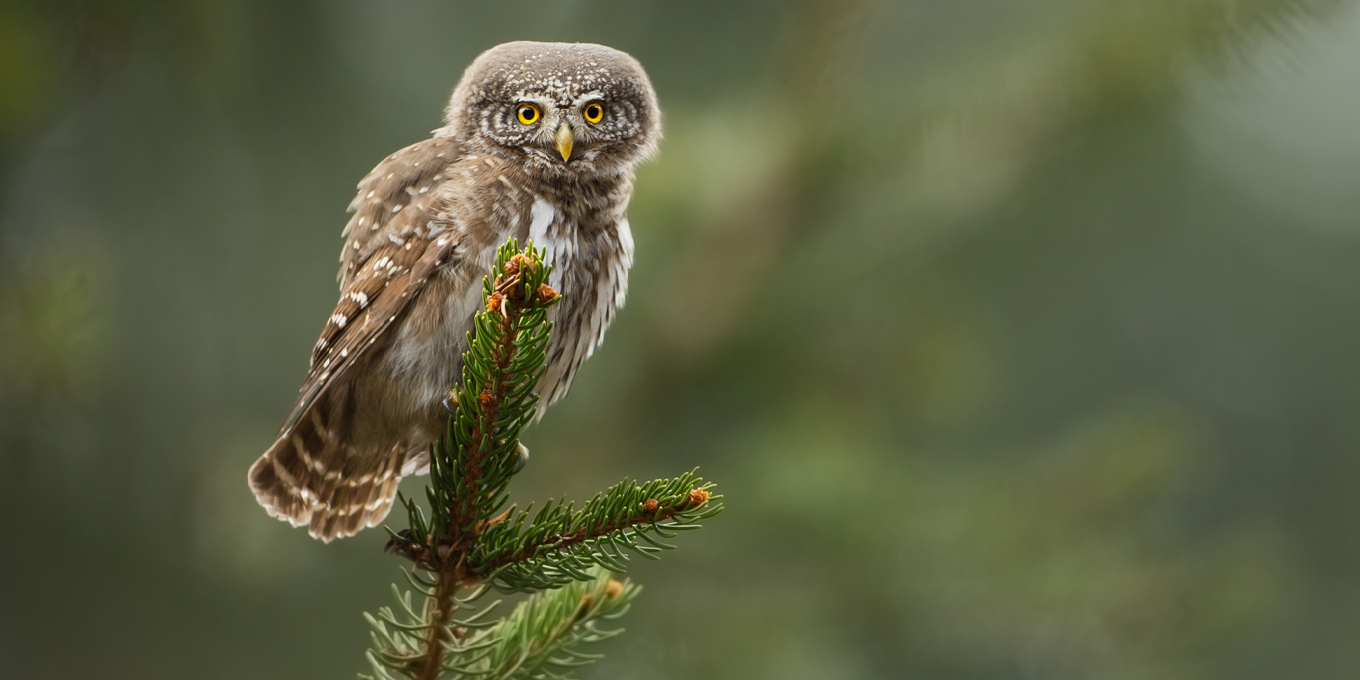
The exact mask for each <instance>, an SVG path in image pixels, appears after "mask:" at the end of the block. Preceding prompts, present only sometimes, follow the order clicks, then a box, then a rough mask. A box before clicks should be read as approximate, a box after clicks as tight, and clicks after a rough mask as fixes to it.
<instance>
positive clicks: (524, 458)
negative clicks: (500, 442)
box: [510, 444, 529, 475]
mask: <svg viewBox="0 0 1360 680" xmlns="http://www.w3.org/2000/svg"><path fill="white" fill-rule="evenodd" d="M528 464H529V447H527V446H525V445H524V444H520V445H519V451H518V452H517V456H516V460H515V470H514V472H511V473H510V474H512V475H517V474H519V473H520V470H523V469H524V466H525V465H528Z"/></svg>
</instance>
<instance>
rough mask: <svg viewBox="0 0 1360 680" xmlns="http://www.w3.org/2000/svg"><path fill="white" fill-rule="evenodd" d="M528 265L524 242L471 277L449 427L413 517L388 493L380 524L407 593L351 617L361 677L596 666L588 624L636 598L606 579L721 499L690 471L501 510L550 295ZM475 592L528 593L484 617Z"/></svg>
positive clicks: (536, 371) (532, 401)
mask: <svg viewBox="0 0 1360 680" xmlns="http://www.w3.org/2000/svg"><path fill="white" fill-rule="evenodd" d="M543 257H544V252H543V251H541V250H536V249H535V248H534V247H533V244H532V243H530V244H529V245H528V247H526V248H525V249H524V250H522V251H521V250H520V249H519V244H518V242H517V241H516V240H515V239H511V240H510V241H508V242H507V243H506V244H505V245H504V246H502V247H501V248H500V249H499V250H498V251H497V255H496V268H495V270H494V272H493V274H494V276H493V277H487V278H486V279H485V280H484V282H483V290H482V292H483V300H484V303H485V304H484V307H483V309H482V310H481V311H480V312H479V313H478V314H477V315H476V316H475V318H474V323H473V331H472V332H471V333H469V334H468V349H467V351H466V352H464V354H463V370H462V375H461V380H460V382H459V385H458V387H457V388H456V389H454V390H452V391H451V392H450V394H449V399H448V400H447V402H446V406H447V408H448V410H449V412H450V416H449V420H448V425H447V427H446V429H445V432H444V434H443V436H441V437H440V438H439V440H438V441H437V442H436V443H435V444H434V445H433V446H432V447H431V449H430V454H429V455H430V483H429V485H428V486H427V487H426V489H425V501H426V507H422V505H421V503H419V502H417V501H416V500H415V499H410V498H406V497H405V496H402V497H401V504H402V506H403V507H404V508H405V509H406V516H407V520H408V522H409V525H410V526H409V528H407V529H402V530H401V531H393V530H392V529H390V528H389V529H388V532H389V533H390V534H391V540H389V541H388V542H387V550H388V551H389V552H392V553H395V554H398V555H402V556H404V557H406V558H408V559H410V560H411V562H412V567H411V569H410V570H409V571H407V572H405V573H406V577H407V580H408V581H409V582H410V586H411V590H401V589H398V588H397V587H396V586H393V594H394V595H395V597H396V606H395V607H384V608H381V609H379V610H378V612H377V614H376V615H368V614H365V618H366V620H367V621H368V623H369V626H370V628H371V629H372V630H371V637H372V640H373V646H372V649H370V650H369V652H368V653H367V659H368V662H369V665H370V667H371V669H372V673H373V674H372V675H371V676H361V677H369V678H373V679H375V680H396V679H397V678H409V679H411V680H437V679H438V678H441V677H447V676H452V677H457V678H469V679H477V680H483V679H492V680H495V679H502V678H504V679H506V680H511V679H515V680H519V679H529V678H542V679H557V678H565V677H566V673H567V672H568V671H569V669H570V667H572V666H577V665H583V664H586V663H589V662H591V661H593V660H594V659H595V658H596V657H595V656H593V655H590V654H586V653H584V652H580V651H577V650H576V649H575V648H576V647H577V646H579V645H580V644H583V643H588V642H596V641H600V640H604V639H606V638H609V637H612V636H614V635H616V634H618V632H620V631H618V630H613V629H608V630H607V629H604V628H601V627H600V623H601V622H602V621H607V620H612V619H615V618H618V617H619V616H622V615H623V613H624V612H625V611H627V609H628V606H629V603H631V602H632V600H633V598H634V597H636V595H637V592H638V588H637V587H636V586H633V585H631V584H629V583H628V582H627V581H619V580H617V579H615V578H614V577H613V576H611V572H621V571H622V570H623V568H624V563H625V562H626V561H627V559H628V553H629V552H634V553H637V554H640V555H642V556H644V557H649V558H655V553H658V552H660V551H662V550H663V549H666V548H672V547H674V546H671V545H668V544H666V543H664V542H662V541H661V540H659V539H664V538H670V537H673V536H675V532H677V531H680V530H685V529H694V528H697V527H698V526H699V525H698V523H699V522H700V521H702V520H704V519H707V518H709V517H712V516H713V515H715V514H717V513H718V512H720V511H721V510H722V505H721V503H720V502H719V501H720V500H721V498H722V497H721V496H719V495H716V494H715V493H714V491H713V488H714V486H713V484H712V483H710V482H706V481H704V480H703V479H702V478H700V477H699V476H698V474H697V470H696V471H690V472H688V473H685V474H683V475H680V476H679V477H676V478H673V479H657V480H653V481H650V482H646V483H642V484H639V483H637V482H633V481H630V480H626V479H625V480H624V481H622V482H620V483H618V484H616V485H614V486H613V487H610V488H609V489H608V490H606V491H604V492H602V493H600V494H597V495H596V496H595V497H594V498H592V499H590V500H589V501H587V502H586V503H585V504H584V505H583V506H582V508H581V510H579V511H578V510H575V508H574V506H573V505H572V504H569V503H565V502H561V501H559V502H556V503H554V502H549V503H548V504H547V505H545V506H544V507H543V509H542V510H539V511H538V512H537V513H533V511H532V506H530V507H529V508H528V509H525V510H523V511H520V510H517V509H516V508H515V507H514V506H509V507H508V508H507V505H508V503H509V497H508V488H509V484H510V479H511V477H513V476H514V474H515V473H516V472H517V471H518V468H519V467H520V460H519V451H518V449H519V435H520V432H521V431H522V430H523V428H524V427H525V426H526V425H528V424H529V422H530V421H531V420H532V419H533V417H534V413H535V409H536V408H537V406H538V394H537V393H536V392H535V391H534V388H535V386H536V385H537V383H538V380H539V378H541V377H542V375H543V373H544V371H545V370H546V369H545V366H546V363H547V344H548V339H549V336H550V333H551V330H552V323H551V322H549V321H548V310H549V308H550V307H551V306H552V305H554V304H556V303H557V302H558V301H559V300H560V296H559V295H558V293H557V291H554V290H553V289H552V288H550V287H549V286H548V285H547V281H548V275H549V273H550V272H551V267H549V266H548V264H547V263H545V262H544V261H543ZM427 508H428V509H427ZM490 589H496V590H499V591H502V592H523V591H528V592H532V593H533V594H532V595H531V596H530V597H529V598H528V599H526V600H525V601H523V602H521V603H520V605H519V606H518V607H516V608H515V609H514V610H513V611H512V612H511V613H510V614H509V615H508V616H506V617H505V618H503V619H501V620H499V621H492V620H491V617H490V614H489V613H490V612H491V611H492V610H493V609H494V608H495V606H496V603H493V604H491V605H486V606H481V607H480V608H479V606H478V600H479V598H480V597H481V596H482V595H483V594H485V593H486V592H487V591H488V590H490ZM413 593H418V594H419V595H420V596H421V597H422V598H423V600H422V603H421V604H420V605H416V604H415V602H414V600H413ZM554 669H556V670H554Z"/></svg>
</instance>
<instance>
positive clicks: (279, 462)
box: [250, 414, 406, 542]
mask: <svg viewBox="0 0 1360 680" xmlns="http://www.w3.org/2000/svg"><path fill="white" fill-rule="evenodd" d="M338 439H340V438H339V437H334V436H331V434H330V433H329V432H328V431H327V430H326V428H324V427H323V426H322V425H321V422H320V418H319V417H318V416H316V415H314V414H313V417H311V418H303V419H301V420H300V421H299V422H298V423H297V424H296V425H294V426H293V428H291V429H290V430H287V431H285V432H284V433H283V434H282V435H280V436H279V438H278V440H277V441H275V442H274V445H273V446H271V447H269V450H268V451H266V452H265V453H264V455H262V456H260V458H259V460H257V461H255V464H254V465H252V466H251V467H250V489H251V490H252V491H254V492H255V499H256V500H257V501H259V502H260V505H262V506H264V509H265V510H266V511H267V512H268V513H269V514H270V515H272V516H274V517H277V518H279V519H281V520H284V521H286V522H288V523H290V524H292V525H293V526H302V525H304V524H305V525H307V532H308V533H309V534H311V535H312V537H313V538H317V539H320V540H321V541H324V542H330V541H331V540H332V539H336V538H343V537H345V536H353V535H354V534H356V533H358V532H359V531H360V530H362V529H364V528H366V527H372V526H377V525H378V524H379V523H380V522H382V521H383V519H384V518H385V517H387V513H388V511H390V510H391V509H392V501H393V499H394V498H395V497H396V495H397V484H398V483H399V482H400V481H401V477H402V464H403V463H404V462H405V460H406V452H405V446H404V445H403V444H401V443H398V444H397V445H396V446H394V447H393V448H392V450H391V451H388V452H386V453H382V452H376V451H372V452H368V451H363V452H361V451H357V450H354V448H353V447H352V446H349V445H347V444H345V443H343V442H340V441H337V440H338Z"/></svg>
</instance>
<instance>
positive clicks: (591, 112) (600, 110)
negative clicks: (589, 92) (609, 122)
mask: <svg viewBox="0 0 1360 680" xmlns="http://www.w3.org/2000/svg"><path fill="white" fill-rule="evenodd" d="M581 115H583V116H585V118H586V122H587V123H598V122H600V121H601V120H604V107H603V106H600V105H599V104H587V105H586V108H585V110H584V111H582V112H581Z"/></svg>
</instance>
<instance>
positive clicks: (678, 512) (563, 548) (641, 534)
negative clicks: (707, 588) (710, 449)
mask: <svg viewBox="0 0 1360 680" xmlns="http://www.w3.org/2000/svg"><path fill="white" fill-rule="evenodd" d="M696 472H697V471H690V472H687V473H685V474H684V475H681V476H680V477H677V478H675V479H657V480H653V481H651V482H648V483H646V484H643V485H641V486H639V485H638V484H636V483H634V482H632V481H629V480H624V481H622V482H619V483H618V484H615V485H614V486H612V487H610V488H609V489H608V490H607V491H604V492H602V493H600V494H597V495H596V496H595V497H594V498H592V499H590V500H589V501H587V502H586V504H585V506H584V507H583V508H581V509H580V510H573V506H572V505H570V504H566V505H564V504H562V503H561V502H559V503H557V504H553V503H552V502H549V503H548V504H547V505H545V506H544V507H543V509H542V510H540V511H538V513H537V514H531V513H532V508H530V509H527V510H523V511H520V512H514V513H512V515H511V516H510V518H509V519H507V521H504V522H500V523H498V524H496V525H495V526H492V527H490V528H488V529H487V530H486V531H485V532H483V533H482V535H481V540H480V542H479V543H478V545H477V548H476V549H475V550H473V551H472V552H471V553H470V554H469V556H468V560H467V567H468V569H469V571H471V572H472V573H473V574H476V575H477V576H478V578H480V579H481V580H482V581H484V582H487V583H490V584H492V585H493V586H495V587H496V588H497V589H498V590H502V591H506V592H515V591H521V590H540V589H543V588H553V587H557V586H560V585H563V584H565V583H569V582H571V581H573V580H580V579H581V578H583V577H584V576H585V575H586V574H588V573H589V571H590V568H591V567H592V566H596V565H598V566H601V567H605V568H607V569H609V570H611V571H623V569H624V562H626V561H627V560H628V553H629V552H634V553H637V554H639V555H642V556H643V557H648V558H655V553H658V552H661V551H662V550H665V549H669V548H674V547H675V546H673V545H670V544H668V543H663V542H660V541H658V540H656V539H657V537H661V538H670V537H671V536H674V535H675V534H674V533H673V532H674V531H680V530H686V529H696V528H698V526H699V524H698V523H699V522H700V521H702V520H704V519H707V518H709V517H712V516H713V515H716V514H718V513H719V512H721V511H722V504H721V503H718V502H717V501H718V500H720V499H721V498H722V496H715V495H714V494H713V492H712V489H713V484H711V483H708V482H705V481H704V480H703V479H702V478H701V477H699V476H698V475H697V474H696ZM530 517H532V519H530ZM526 522H527V526H526Z"/></svg>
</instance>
